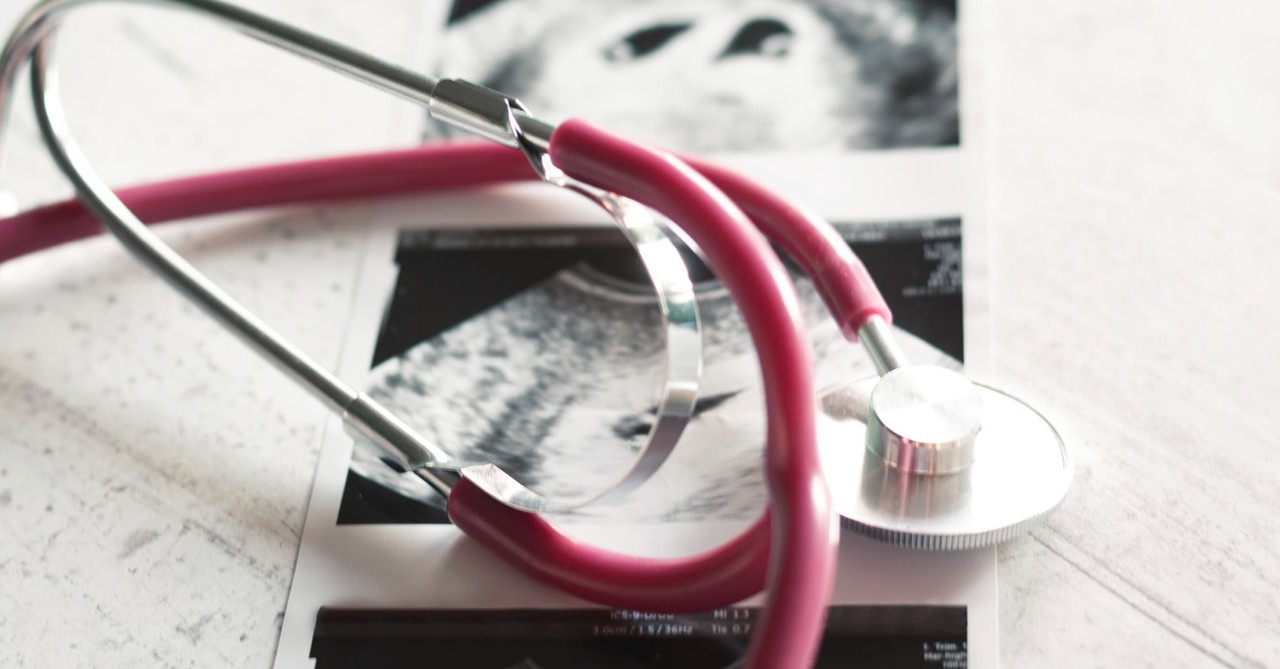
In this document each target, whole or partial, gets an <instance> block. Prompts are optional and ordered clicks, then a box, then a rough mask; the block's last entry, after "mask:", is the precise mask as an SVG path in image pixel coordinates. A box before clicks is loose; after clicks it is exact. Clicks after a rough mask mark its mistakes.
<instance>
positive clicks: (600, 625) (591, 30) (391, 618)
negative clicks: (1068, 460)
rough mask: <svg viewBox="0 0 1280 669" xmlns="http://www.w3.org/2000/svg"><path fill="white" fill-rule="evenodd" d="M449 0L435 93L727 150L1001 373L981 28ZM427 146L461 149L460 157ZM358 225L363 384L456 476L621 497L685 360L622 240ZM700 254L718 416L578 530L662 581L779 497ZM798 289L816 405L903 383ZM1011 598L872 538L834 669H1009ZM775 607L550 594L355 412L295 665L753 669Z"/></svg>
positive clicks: (356, 378)
mask: <svg viewBox="0 0 1280 669" xmlns="http://www.w3.org/2000/svg"><path fill="white" fill-rule="evenodd" d="M424 4H425V6H426V7H427V9H428V11H426V12H425V15H427V16H429V17H431V20H430V21H429V22H428V23H429V25H425V26H423V28H422V32H423V35H424V42H427V43H428V44H427V45H426V46H424V52H423V63H424V67H425V68H426V69H427V70H428V71H432V72H438V73H440V74H443V75H446V76H461V77H466V78H468V79H470V80H472V81H476V82H478V83H482V84H484V85H488V86H493V87H496V88H499V89H502V90H504V91H506V92H509V93H513V94H515V95H518V96H519V97H521V98H522V100H523V101H524V102H525V103H526V104H527V105H528V106H529V107H530V108H531V109H532V110H533V111H534V113H535V114H536V115H538V116H539V117H542V118H547V119H549V120H553V121H556V120H560V119H562V118H568V117H570V116H576V117H583V118H587V119H589V120H591V121H593V122H596V123H598V124H600V125H602V126H604V127H606V128H608V129H611V130H616V131H618V132H620V133H625V134H627V135H628V136H632V137H637V138H641V139H645V140H647V141H651V142H654V143H657V144H659V145H662V146H668V147H672V148H677V149H680V150H690V151H698V152H700V153H703V154H709V155H711V156H712V157H713V159H715V160H717V161H718V162H721V163H723V164H725V165H727V166H729V167H731V168H734V169H737V170H739V171H742V172H744V173H746V174H748V175H749V176H752V177H753V178H755V179H757V180H759V181H761V182H762V183H764V184H766V185H767V186H769V187H770V188H774V189H776V190H778V191H779V192H782V193H784V194H786V195H789V196H790V197H792V198H793V199H796V200H798V201H801V202H804V203H805V204H806V205H807V206H808V207H810V208H811V209H813V210H814V211H816V212H817V213H819V214H820V215H823V216H825V217H826V218H827V219H828V220H830V221H831V222H832V223H833V225H834V226H835V227H836V229H837V230H838V231H839V233H840V234H841V236H842V237H843V238H844V239H845V241H846V243H848V244H849V245H850V247H851V248H852V249H853V250H854V251H855V252H856V253H857V254H858V255H859V257H860V258H861V259H862V260H863V262H864V263H865V264H866V265H867V266H868V269H869V270H870V271H871V273H872V275H873V276H875V277H876V278H877V281H878V283H879V285H880V288H881V291H882V292H883V293H884V295H885V298H886V300H887V301H888V302H889V304H890V307H891V308H892V309H893V311H894V314H895V320H894V328H895V329H896V331H897V335H898V336H899V337H900V339H901V342H902V344H903V348H904V349H905V351H906V354H907V356H908V358H909V359H910V360H912V361H913V362H919V363H933V364H941V365H944V366H949V367H953V368H959V367H960V366H962V365H963V366H964V367H965V368H966V369H967V370H968V371H970V372H975V371H976V372H977V373H978V374H981V373H982V372H983V371H984V370H985V365H986V357H987V351H986V344H987V341H986V331H985V305H986V295H985V282H984V272H985V248H984V246H985V236H984V234H983V227H982V215H983V212H982V210H981V197H978V196H980V194H981V180H980V178H978V177H977V176H976V175H977V174H978V173H979V171H980V170H978V169H977V167H976V160H977V158H976V156H977V150H978V148H979V147H980V144H979V140H980V125H978V124H977V118H978V116H977V114H976V111H975V110H976V108H977V105H976V104H975V101H974V99H973V95H974V91H975V90H976V89H977V86H976V83H975V82H976V81H977V78H976V76H974V75H973V74H972V72H971V68H970V67H966V68H963V74H964V76H963V83H964V86H961V85H960V83H961V80H962V77H961V69H962V68H961V65H962V64H964V63H966V62H969V63H970V64H972V62H973V60H974V59H973V58H970V54H973V53H975V49H974V44H975V43H976V42H975V39H974V37H973V36H974V34H975V25H976V20H975V14H974V12H973V9H972V5H971V4H970V3H965V4H964V5H963V7H961V8H957V6H956V3H955V2H935V1H931V0H852V1H849V0H843V1H835V0H832V1H827V0H724V1H723V2H721V1H719V0H707V1H705V2H697V3H684V2H674V1H667V0H654V1H644V2H623V1H622V0H592V1H590V2H588V1H587V0H466V1H464V0H457V1H456V2H426V3H424ZM425 37H429V39H425ZM765 93H767V95H765ZM762 95H763V97H762ZM780 99H781V100H787V101H788V103H789V104H786V105H778V104H768V103H769V102H770V101H775V102H776V101H777V100H780ZM419 121H420V122H421V123H422V124H423V125H422V128H423V129H422V134H423V135H424V136H425V137H427V138H429V139H431V140H432V141H437V140H440V139H453V138H454V134H453V131H450V130H448V129H447V128H444V127H442V126H439V125H437V124H436V123H435V122H433V121H429V120H427V119H419ZM361 211H362V212H366V213H367V212H369V211H372V213H371V214H369V216H370V218H371V221H370V224H369V230H370V232H369V237H368V241H367V249H366V254H365V260H364V262H363V264H362V267H361V274H360V278H359V281H358V286H357V289H356V302H355V304H354V306H353V309H352V315H351V319H350V321H349V323H348V325H347V334H346V341H345V344H344V349H343V358H342V361H341V363H340V366H339V369H338V374H339V375H340V376H341V377H342V378H343V380H344V381H346V382H348V383H350V384H351V385H352V386H354V387H357V388H359V389H361V390H363V391H365V392H367V393H368V394H369V395H371V396H372V397H374V398H375V399H376V400H377V401H379V402H380V403H382V404H384V405H386V406H387V407H388V408H390V409H391V410H392V411H393V412H394V413H395V414H396V415H397V416H399V417H400V418H401V419H403V420H404V421H405V422H407V423H408V424H409V425H411V426H412V427H413V428H414V429H415V430H416V431H418V432H419V433H420V434H422V435H423V436H424V437H426V438H427V439H428V440H430V441H432V442H434V443H436V444H438V445H439V446H441V447H442V448H444V449H445V450H447V451H449V452H450V453H452V454H453V455H455V456H456V457H460V458H462V459H467V460H475V459H483V460H486V461H492V462H495V463H497V464H499V465H500V466H502V467H503V468H504V469H506V470H507V471H509V472H511V473H512V474H514V475H515V476H516V477H517V478H518V479H520V480H521V481H522V482H524V483H525V484H526V485H529V486H530V487H532V488H533V489H535V490H537V491H539V492H542V493H544V494H548V495H552V496H565V495H568V496H578V495H581V494H583V493H584V492H589V491H593V490H601V489H603V488H604V487H605V486H607V485H608V484H609V483H610V482H611V481H612V480H614V479H616V478H617V476H618V475H619V474H620V473H621V472H622V471H623V470H625V468H626V467H627V466H628V465H629V464H630V461H631V459H632V458H634V456H635V453H636V451H637V449H638V448H639V447H640V446H641V445H642V444H643V440H644V438H645V435H646V434H647V432H648V429H649V427H650V426H651V425H652V420H653V416H654V411H655V409H656V401H657V398H658V391H659V389H660V387H661V383H662V375H663V339H662V330H661V322H660V314H659V312H658V308H657V303H656V298H655V297H654V295H653V290H652V288H651V287H650V286H649V284H648V283H647V279H646V277H645V275H644V273H643V272H642V271H641V270H642V268H641V267H640V266H639V264H638V261H637V259H636V258H635V255H634V252H633V250H632V249H631V247H630V246H629V245H628V244H627V242H626V241H625V239H624V238H623V237H622V235H621V234H620V233H619V232H618V231H617V230H616V229H614V228H613V227H612V225H611V224H610V223H609V222H608V218H607V217H606V216H604V215H603V214H602V213H601V212H600V211H598V210H596V209H595V208H593V206H592V205H591V204H589V203H588V202H586V201H585V200H584V199H582V198H580V197H575V196H572V195H569V194H566V193H563V192H558V191H557V190H556V189H554V188H550V187H543V186H539V185H536V184H519V185H509V186H502V187H491V188H483V189H475V190H473V191H468V192H465V193H450V194H443V195H435V196H431V197H426V198H421V199H405V200H393V201H385V202H380V203H377V204H374V205H371V206H364V208H363V209H361ZM682 253H683V254H684V255H685V258H686V260H687V261H688V262H689V264H690V271H691V274H692V278H693V280H694V282H695V289H696V294H697V298H698V304H699V309H700V311H701V316H702V320H703V338H704V339H703V341H704V371H703V377H702V379H701V385H700V388H699V395H698V405H697V408H696V410H695V415H694V417H693V419H692V421H691V422H690V425H689V427H688V429H687V430H686V431H685V433H684V436H683V437H682V439H681V441H680V443H679V445H678V446H677V448H676V449H675V451H674V453H673V454H672V456H671V458H670V459H669V460H668V462H667V464H666V465H665V466H664V467H663V468H662V469H661V470H660V471H659V472H658V474H657V475H655V476H654V478H652V479H651V480H650V481H648V482H647V483H645V484H644V485H643V486H641V487H640V488H639V489H638V490H636V491H635V492H633V493H632V494H630V495H628V496H627V497H626V498H625V499H623V500H621V501H619V502H611V503H609V504H605V505H599V506H592V507H588V508H586V509H583V510H581V511H577V512H573V513H569V514H560V515H557V516H556V517H555V518H554V522H556V524H557V525H559V526H560V527H561V528H562V529H564V531H566V532H567V533H569V534H570V535H571V536H573V537H574V538H576V539H579V540H582V541H585V542H589V543H591V544H593V545H598V546H602V547H605V548H609V549H613V550H618V551H624V552H628V553H634V554H638V555H646V556H652V557H672V556H678V555H687V554H690V553H694V552H698V551H700V550H705V549H707V548H711V547H713V546H715V545H717V544H719V543H722V542H723V541H725V540H727V539H729V538H731V537H733V536H734V535H736V534H737V533H738V532H740V531H742V530H743V529H744V528H745V527H747V526H748V525H749V524H750V523H751V522H752V521H753V520H754V519H755V518H756V517H757V516H758V514H759V513H760V511H761V509H762V508H763V506H764V505H765V503H766V500H765V493H764V486H763V480H762V477H761V471H760V470H761V455H762V448H763V443H764V421H763V395H762V388H761V382H760V377H759V367H758V364H757V362H756V359H755V351H754V348H753V346H752V345H751V342H750V340H749V338H748V336H747V335H746V331H745V328H744V327H743V325H742V322H741V318H740V316H739V315H738V313H737V311H736V310H735V309H734V308H733V303H732V300H731V298H730V297H729V295H728V294H727V293H726V291H725V290H724V289H723V287H722V286H720V284H719V283H718V281H717V280H716V277H715V276H714V274H713V273H711V272H710V271H709V270H708V269H707V268H706V267H705V266H703V265H702V264H701V263H700V262H699V261H698V257H697V253H696V251H694V250H691V249H688V248H684V249H683V250H682ZM784 262H786V259H785V258H784ZM789 268H790V271H791V274H792V277H793V279H794V281H795V284H796V287H797V292H798V295H799V297H800V305H801V307H802V309H803V312H804V315H805V319H806V322H807V324H808V332H809V336H810V343H811V345H812V348H813V356H814V360H815V372H816V377H817V382H818V385H819V387H820V388H821V387H824V386H828V385H831V384H835V383H841V382H845V381H847V380H849V379H851V378H860V377H866V376H870V375H872V374H874V369H873V367H872V365H871V363H870V361H869V360H867V358H866V355H865V353H864V352H863V351H862V350H861V348H860V347H859V346H857V345H856V344H852V343H850V342H848V341H846V340H845V339H844V338H843V337H842V336H841V334H840V333H839V332H838V330H837V328H836V326H835V325H834V323H833V322H832V321H831V319H830V318H829V317H828V316H827V315H826V313H825V311H824V307H823V305H822V302H821V300H820V299H819V298H818V296H817V294H816V292H815V291H814V288H813V286H812V284H811V283H810V282H809V281H808V279H806V278H805V277H803V275H802V274H801V273H800V272H799V271H798V269H797V268H795V267H794V266H792V265H789ZM996 602H997V597H996V577H995V550H994V549H987V550H978V551H968V552H961V553H926V552H920V551H913V550H908V549H902V548H897V547H892V546H886V545H883V544H880V543H877V542H874V541H871V540H869V539H866V538H864V537H861V536H859V535H856V534H852V533H850V532H844V533H842V535H841V548H840V569H839V574H838V579H837V585H836V590H835V592H834V596H833V599H832V607H831V609H830V612H829V618H828V620H829V622H828V627H827V631H826V634H825V636H824V640H823V647H822V651H821V655H820V657H819V660H818V664H817V665H816V666H819V667H844V666H885V667H929V668H933V667H947V668H958V667H970V666H973V667H993V666H997V665H998V658H999V653H998V638H997V629H998V624H997V604H996ZM760 603H761V599H760V597H755V598H752V599H749V600H747V601H745V602H740V603H738V604H737V605H736V606H734V607H731V608H726V609H719V610H716V611H707V612H703V613H699V614H695V615H686V616H671V615H665V614H662V613H660V612H637V611H616V610H609V609H605V608H600V607H598V606H594V605H591V604H590V603H587V602H584V601H582V600H579V599H576V598H574V597H571V596H568V595H566V594H564V593H562V592H559V591H558V590H555V589H552V588H549V587H546V586H543V585H540V584H538V583H536V582H533V581H531V580H530V579H529V578H527V577H525V576H524V575H523V574H521V573H520V572H519V571H518V570H517V569H515V568H514V567H512V566H511V565H508V564H506V563H505V562H503V561H502V560H501V559H499V558H497V557H496V556H494V555H492V554H490V553H489V552H487V551H486V550H484V549H483V548H481V547H480V546H478V545H477V544H476V543H475V542H472V541H470V540H469V539H467V538H466V537H464V536H463V535H462V534H461V533H460V532H458V531H457V530H456V529H455V528H454V527H453V526H452V525H451V524H449V522H448V519H447V517H446V516H445V514H444V513H443V500H442V499H441V498H440V497H439V496H438V495H436V493H434V491H432V490H431V489H430V488H428V487H427V486H426V485H425V484H424V483H423V482H422V481H421V480H420V479H418V478H416V477H415V476H413V475H412V474H405V473H402V472H399V471H397V470H396V469H395V468H394V467H392V466H389V465H388V464H387V463H386V462H384V460H383V459H382V458H381V457H379V455H378V453H376V452H375V451H373V450H372V449H371V448H370V447H368V446H367V445H364V444H361V443H357V442H356V441H355V440H353V439H352V438H351V437H350V436H348V434H347V433H346V432H345V431H344V429H343V426H342V424H341V421H339V420H336V419H335V420H333V421H332V422H331V423H330V424H329V425H328V427H327V429H326V431H325V436H324V439H323V443H322V449H321V456H320V463H319V466H318V469H317V472H316V480H315V485H314V488H313V493H312V498H311V502H310V506H309V509H308V515H307V519H306V524H305V527H304V531H303V537H302V546H301V549H300V552H299V557H298V563H297V568H296V572H295V576H294V582H293V586H292V589H291V592H290V596H289V602H288V607H287V610H286V613H285V617H284V621H283V623H282V629H281V638H280V645H279V648H278V651H277V659H276V667H277V668H279V669H292V668H304V667H306V668H311V667H316V668H324V667H349V666H361V667H409V666H414V667H417V666H432V667H495V668H497V669H514V668H526V669H527V668H531V667H537V668H541V669H550V668H552V667H735V666H738V664H739V662H740V660H741V652H742V650H743V649H744V648H745V645H746V643H747V641H748V639H749V634H750V631H751V625H752V621H753V620H754V617H755V615H756V611H757V610H758V609H757V607H758V606H759V605H760Z"/></svg>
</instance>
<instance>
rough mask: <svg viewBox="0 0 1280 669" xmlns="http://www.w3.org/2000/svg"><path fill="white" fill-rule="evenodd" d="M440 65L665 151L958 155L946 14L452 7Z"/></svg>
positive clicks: (853, 4) (867, 5) (853, 8)
mask: <svg viewBox="0 0 1280 669" xmlns="http://www.w3.org/2000/svg"><path fill="white" fill-rule="evenodd" d="M438 53H439V56H438V61H436V62H434V63H432V65H433V67H432V70H433V71H436V72H439V73H441V74H443V75H444V76H456V77H462V78H465V79H469V80H471V81H475V82H476V83H480V84H483V85H485V86H489V87H491V88H494V89H497V90H500V91H502V92H504V93H507V94H510V95H514V96H516V97H518V98H519V99H521V101H522V102H524V103H525V104H526V105H527V106H528V107H529V108H530V109H531V111H532V112H533V113H534V114H535V115H537V116H539V117H540V118H545V119H547V120H550V121H553V122H558V121H560V120H563V119H565V118H568V117H574V118H582V119H586V120H588V121H591V122H594V123H597V124H599V125H602V126H604V127H606V128H608V129H610V130H613V131H615V132H619V133H623V134H626V135H628V136H630V137H633V138H635V139H638V140H642V141H647V142H651V143H654V144H657V145H661V146H666V147H668V148H674V149H683V150H688V151H697V152H723V151H773V150H840V151H843V150H863V149H890V148H900V147H919V146H949V145H955V144H958V143H959V115H958V86H957V57H956V4H955V0H697V1H693V2H690V1H686V0H652V1H644V2H635V1H633V0H487V1H486V0H459V1H458V2H457V3H455V6H454V10H453V14H452V18H451V22H450V25H449V27H448V29H447V30H446V31H445V33H444V37H443V39H442V40H441V48H440V49H439V51H438ZM439 130H440V131H441V132H448V131H447V130H444V129H442V128H441V129H439Z"/></svg>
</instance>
